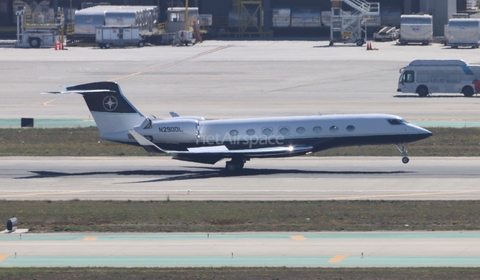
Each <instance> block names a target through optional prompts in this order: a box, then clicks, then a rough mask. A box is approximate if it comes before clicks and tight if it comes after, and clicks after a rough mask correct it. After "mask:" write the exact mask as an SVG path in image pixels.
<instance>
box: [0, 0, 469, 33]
mask: <svg viewBox="0 0 480 280" xmlns="http://www.w3.org/2000/svg"><path fill="white" fill-rule="evenodd" d="M36 1H37V2H36ZM38 1H40V2H38ZM360 2H366V3H373V1H368V2H367V1H365V0H360ZM476 2H477V1H472V0H376V1H375V3H378V9H379V11H378V15H372V16H371V17H369V19H368V20H369V22H370V23H369V26H372V27H377V29H378V27H380V26H387V25H388V26H399V25H400V15H402V14H414V13H425V14H431V15H432V16H433V25H434V27H433V28H434V36H443V28H444V26H445V25H446V24H447V23H448V19H449V18H451V16H452V14H454V13H457V12H465V11H468V10H473V9H476V4H477V3H476ZM352 3H358V1H349V0H248V1H246V0H190V1H188V5H189V6H190V7H198V11H199V14H207V15H211V19H212V22H211V28H212V30H215V32H218V33H219V34H227V35H231V36H235V35H238V34H237V33H238V31H241V32H240V33H242V34H241V35H242V37H244V36H253V35H255V34H260V35H262V34H263V35H265V34H268V35H269V36H273V37H282V36H302V37H316V36H324V35H328V34H329V29H330V24H331V12H332V7H341V9H342V10H343V11H345V13H352V14H354V13H357V11H356V9H357V8H356V7H354V6H352V5H353V4H352ZM185 4H186V3H185V0H100V1H88V2H87V1H84V0H44V1H41V0H0V27H14V26H16V16H15V11H17V10H19V9H21V8H22V7H24V6H28V7H29V8H30V9H31V11H32V12H33V11H34V10H35V9H43V10H50V11H51V12H52V13H53V11H57V10H58V9H63V11H64V14H65V20H66V21H67V22H71V21H73V20H74V14H75V11H76V10H80V9H82V8H85V7H91V6H95V5H142V6H157V7H158V11H159V15H158V17H159V18H158V22H163V21H166V20H167V14H166V10H167V8H169V7H185ZM357 10H358V9H357ZM373 29H374V28H371V30H373Z"/></svg>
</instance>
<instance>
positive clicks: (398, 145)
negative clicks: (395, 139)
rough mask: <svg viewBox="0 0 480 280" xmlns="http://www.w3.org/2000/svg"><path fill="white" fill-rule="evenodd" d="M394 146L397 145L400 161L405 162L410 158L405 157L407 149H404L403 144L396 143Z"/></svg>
mask: <svg viewBox="0 0 480 280" xmlns="http://www.w3.org/2000/svg"><path fill="white" fill-rule="evenodd" d="M395 146H397V149H398V150H399V151H400V153H402V156H403V157H402V162H403V163H405V164H407V163H408V162H409V161H410V159H409V158H408V157H407V153H408V151H407V150H406V149H405V144H396V145H395Z"/></svg>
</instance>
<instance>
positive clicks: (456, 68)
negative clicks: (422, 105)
mask: <svg viewBox="0 0 480 280" xmlns="http://www.w3.org/2000/svg"><path fill="white" fill-rule="evenodd" d="M397 92H404V93H417V94H418V95H419V96H420V97H425V96H427V95H429V94H431V93H463V95H464V96H465V97H472V96H473V95H474V94H476V93H478V92H480V65H469V64H467V63H466V62H465V61H463V60H458V59H452V60H414V61H412V62H410V64H408V65H407V66H405V67H403V68H401V69H400V78H399V80H398V87H397Z"/></svg>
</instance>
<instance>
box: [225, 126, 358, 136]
mask: <svg viewBox="0 0 480 280" xmlns="http://www.w3.org/2000/svg"><path fill="white" fill-rule="evenodd" d="M339 130H340V128H339V127H338V126H336V125H332V126H331V127H330V131H331V132H337V131H339ZM346 130H347V131H348V132H353V131H354V130H355V127H354V126H353V125H349V126H347V127H346ZM295 131H296V132H297V134H303V133H305V128H304V127H301V126H300V127H297V129H296V130H295ZM312 131H313V132H314V133H317V134H318V133H320V132H322V127H320V126H315V127H314V128H313V129H312ZM246 133H247V135H250V136H252V135H255V130H254V129H248V130H247V131H246ZM262 134H263V135H266V136H270V135H272V134H273V129H272V128H270V127H264V128H263V129H262ZM278 134H280V135H283V136H287V135H289V134H290V128H289V127H281V128H280V129H278ZM230 135H231V136H237V135H238V130H236V129H233V130H231V131H230Z"/></svg>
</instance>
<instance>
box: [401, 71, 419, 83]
mask: <svg viewBox="0 0 480 280" xmlns="http://www.w3.org/2000/svg"><path fill="white" fill-rule="evenodd" d="M399 82H400V83H413V82H415V73H414V72H413V71H411V70H407V71H405V72H403V74H402V75H400V80H399Z"/></svg>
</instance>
